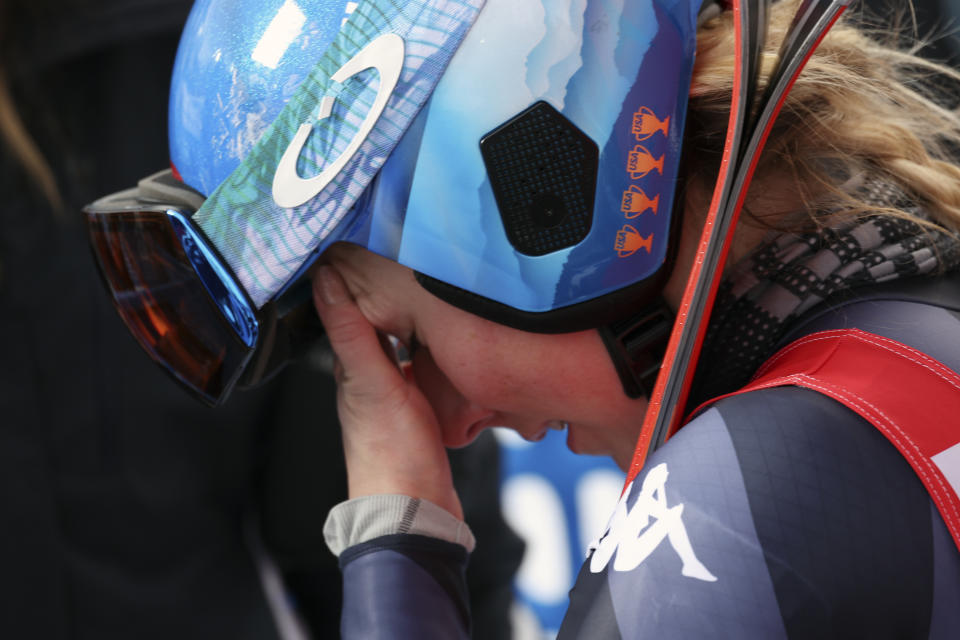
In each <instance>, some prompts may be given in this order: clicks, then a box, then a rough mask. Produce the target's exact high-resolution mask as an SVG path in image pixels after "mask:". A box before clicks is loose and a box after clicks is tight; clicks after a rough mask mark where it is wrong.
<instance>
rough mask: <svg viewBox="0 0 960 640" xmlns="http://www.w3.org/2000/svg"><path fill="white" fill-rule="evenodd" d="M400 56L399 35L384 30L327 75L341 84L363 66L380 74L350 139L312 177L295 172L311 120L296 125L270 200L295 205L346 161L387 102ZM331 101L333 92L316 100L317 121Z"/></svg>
mask: <svg viewBox="0 0 960 640" xmlns="http://www.w3.org/2000/svg"><path fill="white" fill-rule="evenodd" d="M403 56H404V43H403V38H401V37H400V36H398V35H396V34H394V33H388V34H385V35H382V36H380V37H379V38H377V39H376V40H374V41H373V42H371V43H370V44H368V45H367V46H365V47H364V48H363V49H361V50H360V51H359V52H358V53H357V55H355V56H353V57H352V58H350V60H348V61H347V62H346V63H344V65H343V66H342V67H340V69H339V70H337V72H336V73H335V74H333V76H331V80H333V81H334V82H337V83H340V84H343V83H344V82H346V81H347V80H349V79H350V78H352V77H353V76H355V75H357V74H358V73H360V72H361V71H364V70H365V69H371V68H372V69H376V70H377V73H378V74H379V75H380V87H379V88H378V89H377V97H376V98H375V99H374V101H373V106H371V107H370V111H369V112H368V113H367V117H366V118H364V120H363V122H362V123H361V124H360V128H359V129H357V132H356V133H355V134H354V136H353V138H351V139H350V143H349V144H348V145H347V148H346V149H344V150H343V153H341V154H340V156H339V157H337V159H336V160H334V161H333V162H331V163H330V164H329V165H327V167H326V168H324V170H323V171H321V172H320V173H319V174H317V175H315V176H313V177H312V178H301V177H300V176H299V174H298V173H297V159H298V158H299V157H300V152H301V151H302V150H303V145H304V144H305V143H306V142H307V138H308V137H309V136H310V132H311V131H313V127H314V123H310V122H305V123H303V124H301V125H300V128H299V129H297V133H296V134H295V135H294V136H293V140H291V141H290V145H289V146H288V147H287V149H286V151H284V152H283V157H281V158H280V163H279V164H278V165H277V171H276V173H274V175H273V200H274V202H276V203H277V205H278V206H281V207H286V208H289V207H299V206H300V205H302V204H303V203H305V202H307V201H308V200H310V199H312V198H313V197H314V196H316V195H317V194H318V193H320V192H321V191H323V188H324V187H326V186H327V185H328V184H329V183H330V181H331V180H333V178H334V177H335V176H336V175H337V174H338V173H340V171H341V170H343V168H344V167H345V166H346V164H347V163H348V162H350V159H351V158H352V157H353V155H354V154H355V153H356V152H357V150H358V149H359V148H360V145H361V144H363V141H364V140H366V139H367V136H368V135H370V132H371V131H372V130H373V126H374V125H375V124H376V123H377V120H378V119H379V118H380V114H381V113H383V110H384V108H386V106H387V100H388V99H389V98H390V94H391V93H393V90H394V88H395V87H396V86H397V82H398V81H399V80H400V72H401V71H402V70H403ZM335 101H336V97H335V96H325V97H324V98H323V99H322V100H321V101H320V113H319V115H318V117H317V121H320V120H323V119H324V118H328V117H330V113H331V112H332V111H333V104H334V102H335Z"/></svg>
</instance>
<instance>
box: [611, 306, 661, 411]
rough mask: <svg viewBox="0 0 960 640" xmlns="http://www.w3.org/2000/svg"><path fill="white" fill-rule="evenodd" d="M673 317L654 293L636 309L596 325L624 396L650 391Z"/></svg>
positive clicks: (637, 396) (647, 394) (633, 395)
mask: <svg viewBox="0 0 960 640" xmlns="http://www.w3.org/2000/svg"><path fill="white" fill-rule="evenodd" d="M673 320H674V314H673V311H672V310H671V309H670V307H668V306H667V303H666V301H665V300H664V299H663V298H662V297H658V298H656V299H655V300H653V302H651V303H649V304H647V305H645V306H644V307H642V308H641V309H639V310H638V311H637V312H636V313H633V314H631V315H629V316H627V317H625V318H621V319H620V320H617V321H615V322H611V323H610V324H608V325H605V326H602V327H600V328H599V329H598V331H599V332H600V337H601V338H603V344H604V345H605V346H606V347H607V353H609V354H610V359H611V360H612V361H613V366H614V367H615V368H616V370H617V374H618V375H619V376H620V382H621V384H622V385H623V392H624V393H626V394H627V396H628V397H630V398H640V397H642V396H648V397H649V395H650V393H651V392H652V391H653V385H654V383H655V382H656V381H657V374H658V373H659V372H660V365H661V364H662V363H663V354H664V352H665V351H666V349H667V342H668V341H669V339H670V330H671V328H672V327H673Z"/></svg>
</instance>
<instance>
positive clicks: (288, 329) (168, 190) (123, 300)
mask: <svg viewBox="0 0 960 640" xmlns="http://www.w3.org/2000/svg"><path fill="white" fill-rule="evenodd" d="M203 201H204V197H203V195H202V194H200V193H198V192H196V191H194V190H193V189H191V188H190V187H188V186H186V185H184V184H183V183H181V182H180V181H178V180H176V179H175V178H174V177H173V175H172V172H171V171H169V170H167V171H162V172H159V173H157V174H154V175H152V176H149V177H147V178H144V179H143V180H141V181H140V182H139V183H138V185H137V187H136V188H133V189H127V190H125V191H120V192H118V193H115V194H112V195H109V196H106V197H104V198H101V199H100V200H97V201H96V202H93V203H92V204H90V205H88V206H87V207H85V208H84V210H83V212H84V215H85V216H86V222H87V230H88V233H89V237H90V243H91V247H92V249H93V252H94V256H95V258H96V263H97V266H98V268H99V271H100V275H101V277H102V278H103V281H104V283H105V284H106V286H107V289H108V290H109V292H110V294H111V297H112V300H113V304H114V306H115V307H116V309H117V311H118V313H119V314H120V317H121V318H122V319H123V321H124V323H125V324H126V325H127V328H128V329H129V330H130V332H131V333H132V334H133V336H134V337H135V338H136V340H137V342H139V343H140V345H141V347H143V349H144V350H146V351H147V353H148V354H149V355H150V357H151V358H152V359H153V360H154V361H155V362H157V363H158V364H159V365H160V366H161V367H163V368H164V369H165V370H166V371H167V372H168V373H169V374H170V375H171V376H172V377H173V378H174V379H175V380H177V381H178V382H179V383H180V384H181V385H182V386H184V387H185V388H186V389H188V390H189V391H190V392H191V393H193V394H194V395H195V396H197V397H198V398H200V399H201V400H202V401H204V402H205V403H206V404H208V405H211V406H214V405H217V404H219V403H221V402H222V401H223V400H224V399H225V398H226V397H227V395H229V393H230V391H231V390H232V389H233V388H234V386H236V385H237V384H238V383H240V384H241V386H248V385H253V384H257V383H258V382H261V381H263V380H265V379H267V378H269V377H270V376H271V375H272V374H273V373H275V372H276V371H277V370H279V368H280V367H281V366H282V364H283V363H284V362H285V361H286V360H287V358H288V357H289V355H290V354H291V353H295V352H298V351H299V350H301V349H302V348H304V346H305V345H307V344H308V343H309V342H311V341H315V340H316V339H317V338H319V337H320V336H321V335H322V333H323V329H322V326H321V325H320V322H319V320H318V319H317V318H316V314H314V313H312V307H311V306H310V287H309V283H308V282H307V281H305V280H304V281H303V282H301V283H300V284H299V285H298V286H294V287H291V288H290V289H289V290H288V291H287V293H286V294H285V295H284V296H282V297H281V298H279V299H278V300H276V301H274V302H271V303H270V304H268V305H265V306H264V307H262V308H261V309H257V308H256V306H254V304H253V303H252V301H251V300H250V298H249V296H248V295H247V294H246V292H245V291H244V289H243V287H242V286H240V284H239V283H238V282H237V279H236V277H235V275H234V274H233V273H232V271H231V269H230V267H229V266H228V265H227V263H226V262H225V261H224V260H223V258H222V257H221V256H220V254H219V253H218V251H217V250H216V248H215V247H214V246H213V244H212V243H211V242H209V240H208V239H207V238H206V236H205V235H204V233H203V231H202V230H201V229H199V228H198V227H197V226H196V225H195V224H194V223H193V221H192V220H191V216H192V215H193V213H194V212H195V211H196V210H197V209H198V208H199V207H200V205H202V204H203Z"/></svg>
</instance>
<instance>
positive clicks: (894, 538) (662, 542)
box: [558, 387, 960, 640]
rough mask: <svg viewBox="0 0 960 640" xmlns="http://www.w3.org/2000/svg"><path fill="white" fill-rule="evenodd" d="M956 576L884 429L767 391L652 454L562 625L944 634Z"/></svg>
mask: <svg viewBox="0 0 960 640" xmlns="http://www.w3.org/2000/svg"><path fill="white" fill-rule="evenodd" d="M935 574H936V575H935ZM935 585H936V586H935ZM958 585H960V554H957V551H956V549H955V548H954V547H953V546H952V542H951V541H950V539H949V535H948V534H946V530H945V526H944V524H943V521H942V519H941V518H940V517H939V514H938V513H937V512H936V511H935V509H932V508H931V501H930V499H929V496H928V495H927V493H926V490H925V489H924V487H923V485H922V484H921V483H920V481H919V479H918V478H917V477H916V474H915V473H914V472H913V470H912V469H911V468H910V467H909V465H908V464H907V463H906V461H904V460H903V458H902V456H900V454H899V452H898V451H897V450H896V449H895V448H894V447H893V446H892V445H891V444H890V443H889V442H887V441H886V439H885V438H884V437H883V435H882V434H881V433H880V432H879V431H878V430H877V429H875V428H874V427H872V426H871V425H869V424H867V423H866V422H864V421H863V420H862V419H861V418H859V416H857V415H856V414H854V413H852V412H850V411H849V410H847V409H846V408H845V407H843V406H841V405H839V404H838V403H836V402H834V401H833V400H831V399H829V398H827V397H825V396H822V395H820V394H817V393H815V392H812V391H808V390H805V389H798V388H794V387H785V388H779V389H769V390H764V391H759V392H753V393H749V394H744V395H742V396H736V397H733V398H729V399H727V400H724V401H722V402H720V403H718V404H717V405H716V406H715V407H714V408H712V409H710V410H709V411H707V412H705V413H704V414H702V415H701V416H699V417H698V418H697V419H695V420H694V421H693V422H691V423H690V424H688V425H687V426H686V427H684V428H683V429H682V430H681V431H680V432H679V433H678V434H677V435H676V436H674V438H672V439H671V440H670V441H669V442H668V443H667V444H666V445H665V446H663V447H661V448H660V449H659V450H658V451H656V452H654V454H652V455H651V456H650V458H649V460H648V462H647V464H646V465H645V467H644V469H643V470H642V471H641V473H640V474H639V475H638V476H637V478H636V480H634V482H633V483H632V485H631V486H630V488H629V490H628V491H627V492H626V493H625V494H624V499H623V500H622V501H621V504H620V505H618V509H617V512H616V513H615V514H614V516H613V517H612V519H611V522H610V524H609V526H608V529H607V532H606V533H605V536H604V537H603V538H601V540H600V541H599V543H598V544H595V545H594V548H593V550H592V552H591V553H590V555H589V556H588V558H587V561H586V562H585V564H584V566H583V568H582V569H581V572H580V575H579V576H578V580H577V584H576V585H575V587H574V589H573V590H572V591H571V601H570V608H569V610H568V613H567V617H566V619H565V620H564V623H563V626H562V628H561V631H560V634H559V636H558V637H559V638H560V639H561V640H569V639H574V638H576V639H587V638H590V639H591V640H608V639H614V638H629V639H633V638H764V639H767V638H852V637H870V638H901V637H903V638H907V637H909V638H933V637H943V636H942V635H941V634H940V633H939V632H937V631H936V628H947V627H949V626H950V624H947V618H949V619H950V620H955V621H956V619H957V616H956V614H955V613H952V611H953V610H955V609H956V607H953V608H952V609H951V610H948V608H947V607H946V606H941V605H938V604H937V603H938V602H940V603H942V602H946V601H948V600H950V597H951V594H952V595H954V596H956V595H958V594H960V590H958ZM947 637H948V636H947Z"/></svg>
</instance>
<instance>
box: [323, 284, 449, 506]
mask: <svg viewBox="0 0 960 640" xmlns="http://www.w3.org/2000/svg"><path fill="white" fill-rule="evenodd" d="M313 293H314V296H313V297H314V303H315V305H316V307H317V312H318V313H319V314H320V320H321V321H322V322H323V325H324V327H325V328H326V330H327V335H328V336H329V338H330V344H331V345H332V347H333V350H334V352H335V353H336V356H337V364H336V368H335V375H336V379H337V411H338V413H339V415H340V425H341V428H342V429H343V449H344V454H345V456H346V462H347V481H348V489H349V494H350V497H351V498H357V497H360V496H366V495H376V494H402V495H407V496H411V497H414V498H425V499H427V500H429V501H431V502H433V503H434V504H436V505H438V506H440V507H443V508H444V509H446V510H447V511H449V512H450V513H452V514H453V515H455V516H456V517H458V518H460V519H461V520H462V519H463V509H462V508H461V506H460V500H459V498H458V497H457V494H456V491H455V490H454V488H453V480H452V477H451V474H450V463H449V462H448V460H447V452H446V449H445V448H444V447H443V443H442V441H441V432H440V425H439V424H438V422H437V418H436V416H435V415H434V412H433V409H432V408H431V406H430V403H429V402H427V399H426V398H425V397H424V395H423V394H422V393H421V392H420V389H419V388H417V385H416V382H415V381H414V379H413V376H412V374H410V373H409V372H404V371H402V370H401V368H400V366H399V365H398V364H397V362H396V359H395V357H393V356H392V355H388V353H387V351H388V350H389V351H392V349H391V347H390V346H389V345H385V344H384V342H385V338H384V336H383V335H382V334H379V333H378V332H377V331H376V329H375V328H374V327H373V326H372V325H371V324H370V322H369V321H368V320H367V318H366V317H365V316H364V315H363V313H362V312H361V311H360V309H359V308H358V307H357V305H356V304H355V302H354V300H353V297H352V296H351V295H350V292H349V290H348V289H347V286H346V284H345V283H344V281H343V278H342V277H341V276H340V274H339V273H338V272H337V271H336V269H335V268H334V267H332V266H329V265H323V266H321V267H320V268H319V269H318V270H317V273H316V275H315V276H314V283H313Z"/></svg>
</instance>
